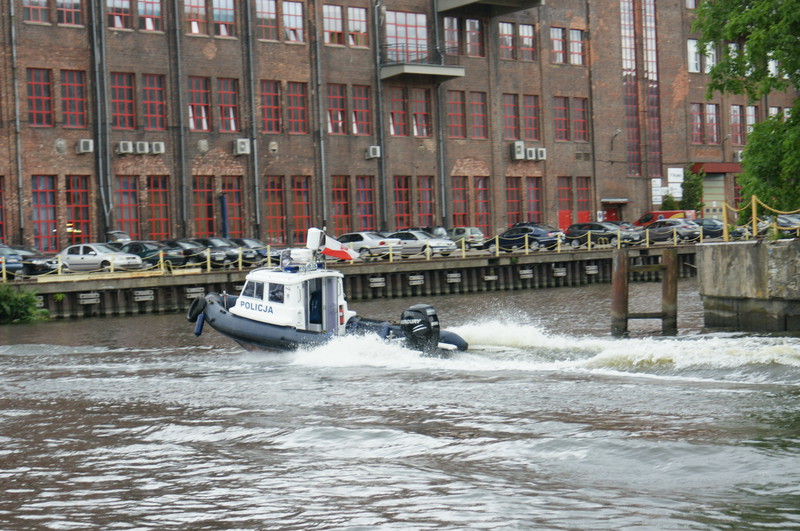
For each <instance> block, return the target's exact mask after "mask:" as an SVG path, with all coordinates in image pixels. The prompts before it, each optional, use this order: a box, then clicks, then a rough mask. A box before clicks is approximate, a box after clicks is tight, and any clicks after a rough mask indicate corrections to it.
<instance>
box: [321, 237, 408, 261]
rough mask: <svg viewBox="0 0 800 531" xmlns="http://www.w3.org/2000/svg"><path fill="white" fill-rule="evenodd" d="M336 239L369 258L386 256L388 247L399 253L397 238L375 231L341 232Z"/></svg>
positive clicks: (362, 256) (363, 256)
mask: <svg viewBox="0 0 800 531" xmlns="http://www.w3.org/2000/svg"><path fill="white" fill-rule="evenodd" d="M336 240H337V241H338V242H339V243H343V244H345V245H347V246H348V247H349V248H350V249H352V250H354V251H355V252H357V253H358V254H359V255H361V258H371V257H375V256H388V255H389V249H390V248H391V249H392V252H394V253H398V254H400V252H401V247H400V240H399V239H397V238H387V237H386V236H384V235H382V234H379V233H377V232H370V231H366V232H348V233H347V234H342V235H341V236H339V237H338V238H336Z"/></svg>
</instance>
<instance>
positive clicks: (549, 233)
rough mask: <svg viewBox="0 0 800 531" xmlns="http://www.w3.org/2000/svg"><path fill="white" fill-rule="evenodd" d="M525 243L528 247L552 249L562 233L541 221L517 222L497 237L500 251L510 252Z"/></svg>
mask: <svg viewBox="0 0 800 531" xmlns="http://www.w3.org/2000/svg"><path fill="white" fill-rule="evenodd" d="M526 236H527V244H528V248H530V249H552V248H554V247H556V246H557V245H558V242H559V241H562V239H563V237H564V233H563V232H561V231H560V230H558V229H555V228H553V227H551V226H550V225H544V224H542V223H517V224H515V225H514V226H513V227H511V228H510V229H508V230H506V231H505V232H503V233H502V234H500V236H499V237H498V238H497V244H498V245H499V246H500V250H501V251H506V252H511V251H513V250H515V249H524V248H525V242H526Z"/></svg>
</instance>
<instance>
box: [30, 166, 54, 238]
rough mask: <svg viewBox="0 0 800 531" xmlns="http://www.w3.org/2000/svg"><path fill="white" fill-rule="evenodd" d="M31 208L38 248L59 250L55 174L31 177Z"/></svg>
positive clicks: (34, 236)
mask: <svg viewBox="0 0 800 531" xmlns="http://www.w3.org/2000/svg"><path fill="white" fill-rule="evenodd" d="M31 209H32V210H33V212H32V214H33V241H34V242H35V243H36V248H37V249H39V250H40V251H57V250H58V240H57V238H56V236H57V234H56V176H55V175H34V176H32V177H31Z"/></svg>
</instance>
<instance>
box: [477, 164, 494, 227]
mask: <svg viewBox="0 0 800 531" xmlns="http://www.w3.org/2000/svg"><path fill="white" fill-rule="evenodd" d="M474 188H475V226H476V227H478V228H479V229H481V232H483V234H484V235H486V236H489V235H490V234H491V230H490V229H489V227H490V223H491V212H490V210H489V177H484V176H476V177H475V187H474Z"/></svg>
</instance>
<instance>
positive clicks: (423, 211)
mask: <svg viewBox="0 0 800 531" xmlns="http://www.w3.org/2000/svg"><path fill="white" fill-rule="evenodd" d="M434 197H435V196H434V190H433V175H420V176H418V177H417V222H418V223H419V226H420V227H433V225H434V223H435V219H436V216H435V213H434V210H433V209H434Z"/></svg>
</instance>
